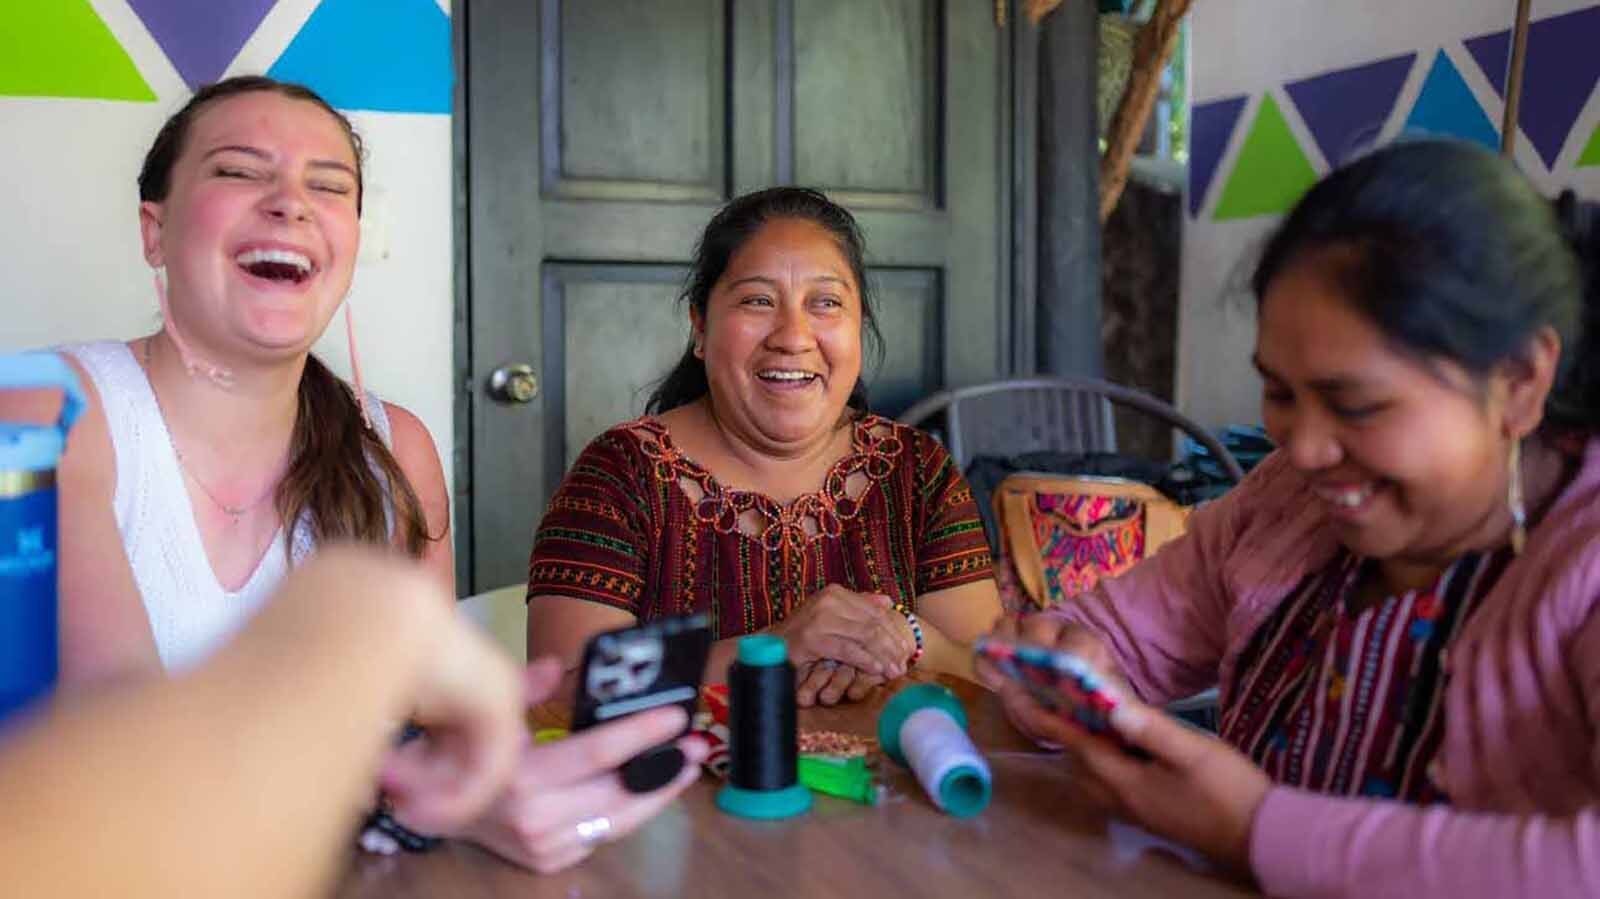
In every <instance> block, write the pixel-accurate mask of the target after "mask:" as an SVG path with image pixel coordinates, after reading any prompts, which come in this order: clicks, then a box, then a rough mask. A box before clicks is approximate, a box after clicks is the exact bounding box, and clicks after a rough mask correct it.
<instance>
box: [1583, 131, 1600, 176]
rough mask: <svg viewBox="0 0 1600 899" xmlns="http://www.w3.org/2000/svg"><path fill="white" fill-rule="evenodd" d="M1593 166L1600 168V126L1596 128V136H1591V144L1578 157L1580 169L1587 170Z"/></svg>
mask: <svg viewBox="0 0 1600 899" xmlns="http://www.w3.org/2000/svg"><path fill="white" fill-rule="evenodd" d="M1591 166H1600V125H1596V126H1595V129H1594V134H1592V135H1590V136H1589V143H1588V144H1587V145H1585V146H1584V148H1583V153H1582V154H1580V155H1579V156H1578V168H1580V169H1586V168H1589V167H1591Z"/></svg>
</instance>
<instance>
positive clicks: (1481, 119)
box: [1405, 50, 1500, 150]
mask: <svg viewBox="0 0 1600 899" xmlns="http://www.w3.org/2000/svg"><path fill="white" fill-rule="evenodd" d="M1405 133H1406V134H1407V135H1412V136H1421V135H1435V136H1445V137H1457V138H1461V139H1462V140H1469V141H1473V142H1475V143H1480V144H1482V145H1484V146H1485V147H1488V148H1489V149H1491V150H1498V149H1499V148H1500V129H1499V128H1497V127H1495V124H1494V123H1493V122H1491V121H1489V116H1488V115H1487V114H1485V113H1484V111H1483V106H1482V104H1480V103H1479V102H1478V98H1477V97H1475V96H1473V95H1472V89H1471V88H1469V87H1467V82H1466V81H1465V80H1464V79H1462V77H1461V72H1460V70H1458V69H1457V68H1456V66H1455V63H1453V62H1451V61H1450V57H1449V56H1447V55H1446V54H1445V52H1444V51H1443V50H1440V51H1439V53H1438V55H1436V56H1434V58H1433V68H1431V69H1429V70H1428V78H1427V80H1426V81H1424V82H1423V83H1422V91H1421V92H1420V93H1418V94H1417V102H1416V103H1415V104H1414V105H1413V106H1412V107H1411V115H1410V116H1409V117H1408V118H1407V119H1406V127H1405Z"/></svg>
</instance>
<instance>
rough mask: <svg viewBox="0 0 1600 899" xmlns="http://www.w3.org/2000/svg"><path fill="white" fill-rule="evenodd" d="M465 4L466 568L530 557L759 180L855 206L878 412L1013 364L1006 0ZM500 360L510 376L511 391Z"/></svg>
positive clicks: (622, 414)
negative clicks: (705, 235) (697, 261)
mask: <svg viewBox="0 0 1600 899" xmlns="http://www.w3.org/2000/svg"><path fill="white" fill-rule="evenodd" d="M464 6H465V5H464ZM461 13H462V14H464V16H465V22H464V26H463V27H464V28H465V29H466V30H465V33H464V38H465V39H464V48H463V51H464V54H465V59H466V73H467V82H466V98H467V103H466V126H465V133H466V136H467V140H466V150H467V153H466V163H467V173H466V183H467V190H466V195H467V201H468V216H467V230H466V243H467V254H466V258H467V264H468V277H467V282H468V283H467V303H466V307H465V313H466V319H467V320H466V321H465V322H464V323H463V325H462V327H461V328H459V329H458V334H460V335H461V337H460V338H458V339H464V341H465V343H466V346H465V347H464V348H460V347H458V358H460V360H461V366H460V367H461V373H462V375H463V385H462V389H463V391H464V393H463V396H462V397H461V398H460V401H459V402H460V405H461V408H460V409H459V414H458V421H461V422H462V423H463V428H464V430H465V432H466V434H467V435H468V437H467V443H468V446H467V447H466V448H464V452H463V456H464V458H466V459H468V460H470V461H468V462H467V463H466V464H465V465H460V464H458V466H457V502H458V516H457V521H458V526H459V527H460V529H461V530H462V539H460V540H459V541H458V547H459V548H460V551H461V553H460V554H461V556H462V559H461V565H460V571H461V574H462V575H463V587H464V588H466V589H469V590H483V589H489V588H492V587H496V586H500V585H503V584H508V583H515V582H517V581H520V580H522V579H523V578H524V577H525V576H526V566H527V557H528V550H529V547H530V545H531V540H532V535H533V531H534V528H535V527H536V525H537V523H538V520H539V517H540V515H541V514H542V512H543V510H544V506H545V503H546V502H547V500H548V497H549V495H550V493H551V491H552V490H553V488H554V487H555V485H556V484H557V483H559V481H560V478H561V474H562V472H563V471H564V470H565V469H566V466H567V465H568V464H569V463H570V462H571V461H572V460H573V458H574V457H575V456H576V455H577V453H579V452H580V451H581V450H582V449H583V447H584V445H585V444H586V443H587V442H588V441H589V440H590V438H592V437H593V436H595V435H596V434H598V433H599V432H600V431H602V430H604V429H605V428H606V427H608V426H610V425H611V424H613V423H616V422H619V421H623V420H626V419H629V418H632V417H634V416H636V415H638V414H640V412H642V410H643V405H644V400H645V398H646V397H647V396H648V394H649V391H650V388H651V385H652V384H653V382H654V381H655V380H656V379H657V378H659V377H660V376H661V375H662V374H664V373H665V371H666V369H667V367H668V366H669V364H670V363H671V362H672V361H673V360H675V359H676V358H677V356H678V354H679V353H681V352H682V350H683V348H684V345H685V341H686V337H687V334H688V326H687V312H686V310H685V309H684V308H683V307H682V306H681V305H680V304H679V303H678V302H677V297H678V294H679V292H680V289H681V287H682V282H683V278H684V275H685V273H686V270H687V269H686V263H687V261H688V259H689V257H690V253H691V251H692V249H693V246H694V242H695V240H696V238H697V237H698V236H699V234H700V231H701V229H702V228H703V227H704V225H705V223H706V222H707V221H708V220H709V219H710V217H711V215H712V213H713V212H714V211H715V210H716V209H717V207H718V206H720V205H721V204H722V203H723V202H725V201H726V200H728V199H729V198H731V197H733V196H736V195H738V194H740V193H744V192H746V191H750V190H754V189H757V188H760V187H764V186H768V185H772V184H804V185H808V186H813V187H818V188H820V189H822V190H824V191H826V192H827V193H828V194H829V195H830V196H831V197H833V198H834V199H835V200H837V201H839V202H842V203H844V204H845V205H846V206H848V207H849V208H850V209H851V210H852V211H853V212H855V213H856V215H857V216H858V218H859V219H860V221H861V224H862V226H863V230H864V231H865V234H866V241H867V250H868V263H869V266H870V268H871V273H870V277H871V279H872V280H873V283H874V286H875V287H876V288H877V290H878V297H879V300H880V316H881V326H882V329H883V332H884V336H885V337H886V343H887V348H886V350H887V351H886V354H885V358H884V359H883V361H882V364H881V365H879V366H877V367H876V368H870V369H869V370H868V372H867V375H868V377H869V379H870V380H869V387H870V391H871V396H872V400H873V406H874V408H875V409H876V410H878V411H882V412H885V413H888V414H893V413H895V412H898V411H899V410H900V409H903V408H905V407H906V406H908V405H910V403H911V402H912V401H914V400H915V399H916V398H917V397H919V396H922V395H924V394H926V393H928V392H930V391H933V390H936V389H938V388H940V387H942V386H945V385H949V384H957V383H968V382H972V381H977V380H983V379H987V378H992V377H994V376H996V375H997V374H998V373H999V371H1000V369H1001V358H1002V346H1003V345H1004V344H1005V341H1007V340H1008V339H1009V334H1008V328H1007V322H1006V321H1005V319H1006V315H1005V312H1006V310H1007V309H1008V308H1009V303H1008V302H1006V301H1004V300H1003V298H1005V297H1006V296H1007V294H1008V292H1009V283H1008V281H1007V270H1008V267H1007V262H1008V259H1009V239H1008V238H1009V235H1008V232H1007V230H1006V227H1005V225H1006V220H1005V218H1004V215H1003V211H1004V205H1005V204H1004V196H1005V192H1006V189H1007V188H1006V184H1005V180H1004V177H1003V172H1002V167H1001V166H1002V158H1003V154H1005V153H1006V152H1008V150H1007V147H1006V142H1005V137H1006V134H1005V130H1004V129H1005V121H1006V117H1007V113H1008V106H1007V104H1006V102H1005V94H1004V92H1003V87H1004V80H1003V78H1004V74H1005V61H1004V60H1003V59H1002V58H1001V56H1000V50H1001V47H1002V46H1003V44H1004V33H1003V32H1002V31H1000V30H998V29H996V27H995V25H994V22H993V4H992V3H991V2H990V0H497V2H495V0H475V2H473V3H472V4H471V5H470V7H468V8H464V9H462V10H461ZM463 349H464V352H462V351H461V350H463ZM514 366H525V367H526V368H525V369H524V370H523V373H522V374H520V375H518V374H516V373H515V370H514V369H513V368H510V367H514ZM497 371H498V372H500V374H501V377H500V378H499V379H498V380H496V379H495V377H494V376H495V373H496V372H497ZM508 373H511V379H510V381H509V382H508V381H507V378H506V375H507V374H508ZM492 381H493V382H495V383H499V384H507V383H509V384H510V385H511V386H510V389H502V390H501V391H500V392H499V397H498V398H497V397H496V395H494V391H492V390H491V389H490V385H491V382H492ZM535 382H536V384H535ZM534 386H536V387H537V394H536V395H534V396H532V397H531V398H529V400H528V401H527V402H514V401H507V400H508V399H511V400H514V399H517V398H522V397H526V396H527V394H529V393H531V392H532V390H531V389H530V388H532V387H534ZM518 391H520V393H519V392H518Z"/></svg>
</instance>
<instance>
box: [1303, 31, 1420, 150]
mask: <svg viewBox="0 0 1600 899" xmlns="http://www.w3.org/2000/svg"><path fill="white" fill-rule="evenodd" d="M1416 61H1417V54H1415V53H1408V54H1406V55H1405V56H1396V57H1393V58H1391V59H1382V60H1379V61H1377V62H1373V63H1367V64H1366V65H1360V66H1355V67H1354V68H1349V69H1340V70H1339V71H1337V72H1325V73H1323V74H1321V75H1315V76H1313V77H1311V78H1305V79H1302V80H1300V81H1294V82H1290V83H1289V84H1287V85H1285V86H1284V89H1285V90H1287V91H1288V92H1289V98H1290V99H1292V100H1293V101H1294V105H1295V108H1296V109H1298V110H1300V119H1301V121H1304V122H1305V123H1306V128H1308V129H1310V131H1311V136H1312V137H1313V138H1315V139H1316V142H1317V146H1318V147H1319V148H1321V150H1322V158H1323V159H1326V160H1327V161H1328V165H1329V166H1330V167H1335V168H1336V167H1338V166H1339V165H1340V164H1342V163H1344V162H1346V161H1348V160H1349V159H1350V158H1351V157H1352V156H1354V155H1356V154H1357V153H1359V152H1361V151H1362V150H1365V149H1367V148H1368V147H1371V146H1372V145H1373V144H1375V143H1377V140H1378V134H1379V132H1381V131H1382V130H1383V126H1384V123H1385V122H1387V121H1389V114H1390V113H1392V112H1393V111H1394V103H1395V100H1396V99H1398V98H1399V96H1400V88H1401V87H1403V86H1405V83H1406V76H1407V75H1410V74H1411V67H1412V66H1413V65H1414V64H1415V63H1416Z"/></svg>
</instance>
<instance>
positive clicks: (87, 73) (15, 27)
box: [0, 0, 156, 102]
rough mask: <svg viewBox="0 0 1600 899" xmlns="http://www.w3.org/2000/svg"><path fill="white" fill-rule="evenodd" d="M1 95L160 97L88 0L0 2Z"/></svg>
mask: <svg viewBox="0 0 1600 899" xmlns="http://www.w3.org/2000/svg"><path fill="white" fill-rule="evenodd" d="M0 95H8V96H13V97H82V98H88V99H96V100H138V101H144V102H154V101H155V99H156V95H155V91H152V90H151V89H150V85H149V84H148V83H146V82H145V80H144V77H143V76H141V75H140V74H139V70H138V69H137V68H136V67H135V66H134V64H133V60H132V59H129V58H128V54H127V52H126V51H125V50H123V49H122V45H121V44H119V43H117V39H116V37H115V36H113V35H112V33H111V29H109V28H107V27H106V23H105V22H104V21H103V20H102V19H101V18H100V16H99V14H97V13H96V12H95V11H94V7H92V6H90V5H89V2H88V0H15V2H12V0H6V2H0Z"/></svg>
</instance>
